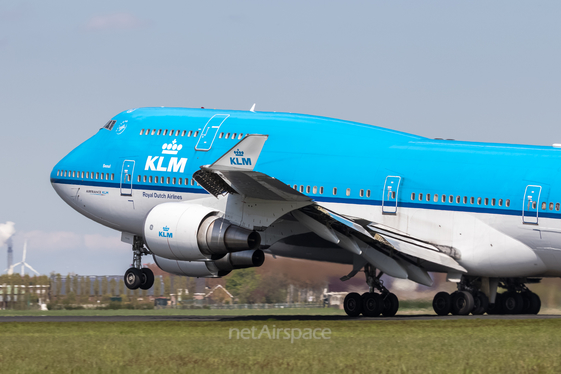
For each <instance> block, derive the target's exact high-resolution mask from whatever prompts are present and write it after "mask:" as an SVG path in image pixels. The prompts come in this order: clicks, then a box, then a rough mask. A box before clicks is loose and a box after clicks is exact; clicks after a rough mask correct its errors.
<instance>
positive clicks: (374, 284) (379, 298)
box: [343, 264, 399, 317]
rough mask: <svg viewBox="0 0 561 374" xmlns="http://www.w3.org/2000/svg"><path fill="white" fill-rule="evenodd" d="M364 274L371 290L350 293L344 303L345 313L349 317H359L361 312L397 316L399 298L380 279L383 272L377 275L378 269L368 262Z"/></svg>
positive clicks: (375, 315)
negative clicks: (362, 292)
mask: <svg viewBox="0 0 561 374" xmlns="http://www.w3.org/2000/svg"><path fill="white" fill-rule="evenodd" d="M364 274H365V275H366V283H367V284H368V286H369V288H370V292H365V293H364V294H362V295H359V294H358V293H356V292H351V293H349V294H348V295H347V296H346V297H345V301H344V303H343V306H344V308H345V313H347V315H348V316H349V317H358V316H359V315H360V314H361V313H362V315H363V316H365V317H378V316H379V315H380V314H382V315H383V316H384V317H393V316H395V314H396V313H397V310H398V309H399V300H398V299H397V296H395V294H393V293H391V292H390V291H389V290H388V289H387V288H386V287H384V282H383V281H382V280H381V279H380V277H381V276H382V275H383V273H382V272H379V273H378V275H376V269H375V268H374V267H372V266H371V265H370V264H366V265H365V266H364ZM374 290H378V291H379V292H380V293H376V292H374Z"/></svg>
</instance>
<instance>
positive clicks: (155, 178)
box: [154, 177, 163, 183]
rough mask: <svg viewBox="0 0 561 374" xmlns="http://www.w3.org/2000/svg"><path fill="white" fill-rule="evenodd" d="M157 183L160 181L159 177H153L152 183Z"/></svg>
mask: <svg viewBox="0 0 561 374" xmlns="http://www.w3.org/2000/svg"><path fill="white" fill-rule="evenodd" d="M162 178H163V177H162ZM159 181H160V177H154V183H158V182H159Z"/></svg>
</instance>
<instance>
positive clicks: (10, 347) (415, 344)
mask: <svg viewBox="0 0 561 374" xmlns="http://www.w3.org/2000/svg"><path fill="white" fill-rule="evenodd" d="M264 325H266V326H267V328H268V329H269V331H272V330H273V329H279V328H282V329H290V330H289V331H291V333H290V334H291V335H293V336H296V335H297V334H296V333H294V332H295V331H296V330H295V329H301V330H302V331H304V332H305V330H304V329H306V328H310V329H329V330H330V331H331V334H330V335H327V334H326V336H327V337H329V338H330V339H303V338H300V339H296V340H294V342H293V343H291V340H290V339H284V337H286V335H282V334H281V335H279V337H280V338H279V339H269V337H268V336H267V335H266V334H263V336H262V338H261V339H247V340H245V339H241V337H240V338H239V339H238V338H237V335H236V332H235V331H236V330H232V331H233V335H232V339H230V338H229V335H230V330H231V329H238V330H240V331H241V329H243V328H248V329H251V328H252V327H255V328H256V333H255V336H257V335H258V334H259V332H260V331H261V330H262V329H263V326H264ZM559 331H561V319H559V320H558V319H548V320H485V321H484V320H480V319H469V320H436V321H356V320H355V321H275V320H274V319H271V320H269V321H266V322H262V321H261V322H258V321H225V322H191V321H190V322H172V321H166V322H83V323H72V322H63V323H52V322H45V323H43V322H36V323H0V371H1V372H2V373H39V372H40V373H82V372H84V373H85V372H88V373H89V372H94V373H147V372H156V373H172V372H196V373H237V372H240V373H242V372H243V373H262V372H272V373H301V372H306V373H327V372H343V373H362V372H367V371H370V372H376V373H558V372H561V355H560V348H561V334H559Z"/></svg>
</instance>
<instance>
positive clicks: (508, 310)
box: [502, 292, 524, 314]
mask: <svg viewBox="0 0 561 374" xmlns="http://www.w3.org/2000/svg"><path fill="white" fill-rule="evenodd" d="M502 307H503V312H504V313H505V314H520V312H522V308H524V299H523V298H522V295H521V294H519V293H517V292H507V293H506V294H504V296H503V297H502Z"/></svg>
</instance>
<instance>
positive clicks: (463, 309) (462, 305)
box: [451, 291, 474, 316]
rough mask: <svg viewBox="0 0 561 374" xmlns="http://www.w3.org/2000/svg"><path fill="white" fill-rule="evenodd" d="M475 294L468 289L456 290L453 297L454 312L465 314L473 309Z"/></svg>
mask: <svg viewBox="0 0 561 374" xmlns="http://www.w3.org/2000/svg"><path fill="white" fill-rule="evenodd" d="M473 304H474V303H473V296H472V295H471V293H469V292H468V291H459V292H454V294H453V297H452V308H451V309H452V314H454V315H460V316H465V315H468V314H469V313H470V312H471V311H472V310H473Z"/></svg>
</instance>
